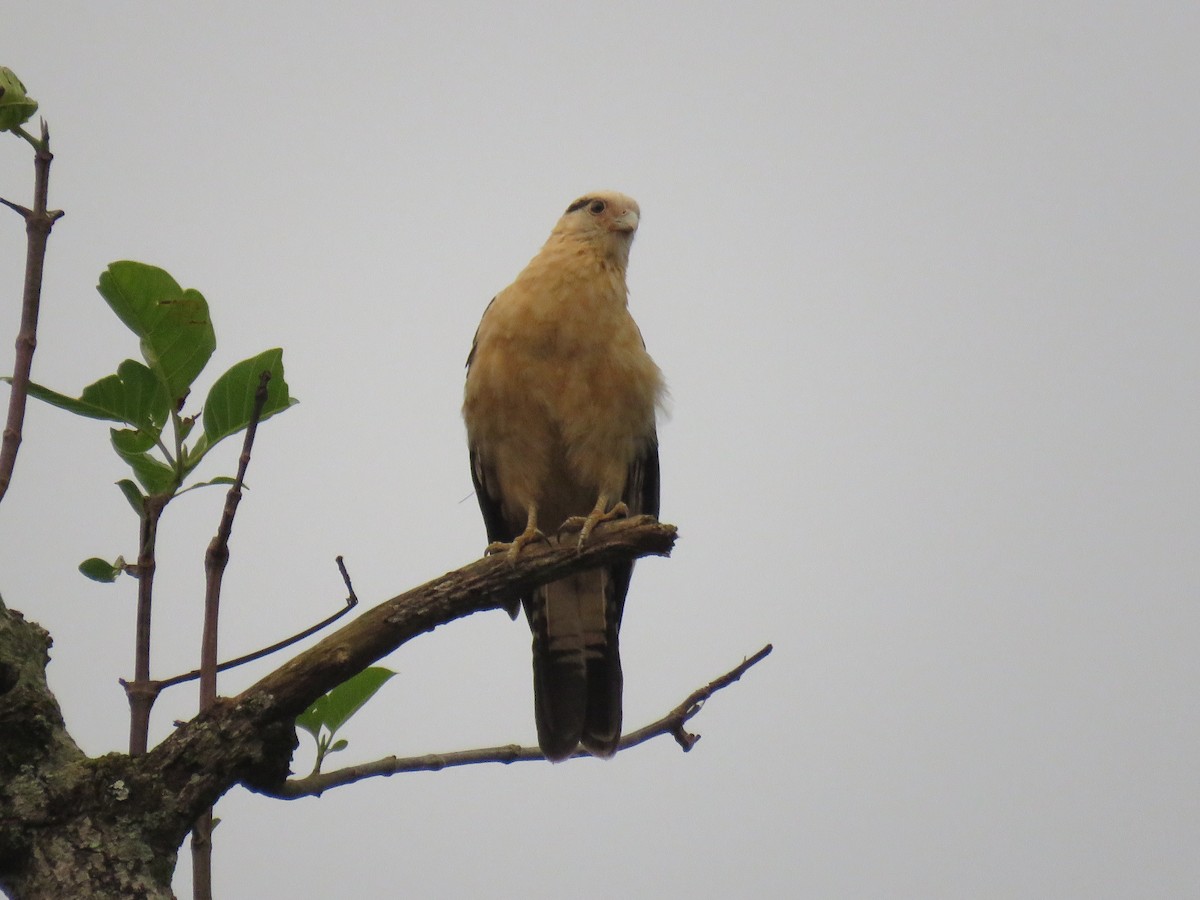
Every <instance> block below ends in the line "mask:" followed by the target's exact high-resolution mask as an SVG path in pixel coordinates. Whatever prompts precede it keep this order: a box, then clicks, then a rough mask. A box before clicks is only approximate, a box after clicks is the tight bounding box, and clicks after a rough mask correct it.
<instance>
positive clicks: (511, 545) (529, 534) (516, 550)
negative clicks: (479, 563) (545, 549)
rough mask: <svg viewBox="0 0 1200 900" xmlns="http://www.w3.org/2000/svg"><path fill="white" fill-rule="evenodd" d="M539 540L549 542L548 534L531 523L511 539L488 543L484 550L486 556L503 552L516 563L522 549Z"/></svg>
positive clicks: (511, 561)
mask: <svg viewBox="0 0 1200 900" xmlns="http://www.w3.org/2000/svg"><path fill="white" fill-rule="evenodd" d="M539 541H541V542H543V543H549V541H547V540H546V536H545V535H544V534H542V533H541V532H540V531H538V529H537V526H536V525H531V526H529V527H528V528H526V529H525V530H524V531H522V532H521V533H520V534H518V535H517V536H516V537H515V538H513V539H512V540H511V541H495V542H493V543H491V544H488V545H487V549H485V550H484V551H483V555H484V556H494V555H496V554H497V553H503V554H504V555H505V556H507V557H508V561H509V562H510V563H515V562H516V561H517V557H518V556H519V555H520V554H521V551H522V550H524V549H525V547H526V546H527V545H529V544H536V543H538V542H539Z"/></svg>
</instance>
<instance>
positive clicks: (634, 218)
mask: <svg viewBox="0 0 1200 900" xmlns="http://www.w3.org/2000/svg"><path fill="white" fill-rule="evenodd" d="M637 227H638V214H637V210H633V209H627V210H625V211H624V212H622V213H621V214H620V215H619V216H617V217H616V218H615V219H613V230H614V231H629V232H633V231H637Z"/></svg>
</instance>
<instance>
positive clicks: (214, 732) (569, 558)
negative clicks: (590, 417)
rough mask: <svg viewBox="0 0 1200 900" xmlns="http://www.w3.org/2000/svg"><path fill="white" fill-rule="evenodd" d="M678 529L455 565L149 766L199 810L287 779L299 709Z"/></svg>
mask: <svg viewBox="0 0 1200 900" xmlns="http://www.w3.org/2000/svg"><path fill="white" fill-rule="evenodd" d="M675 537H676V530H675V527H674V526H673V525H665V524H662V523H660V522H658V521H657V520H656V519H654V518H653V517H652V516H638V517H636V518H631V519H624V520H621V521H617V522H611V523H606V524H604V525H602V526H601V527H600V528H597V529H596V531H595V533H593V535H592V537H591V539H590V541H589V542H588V543H587V544H586V545H585V546H584V547H583V548H582V550H580V549H577V547H576V545H575V543H574V542H573V541H572V542H568V543H567V544H565V545H560V544H557V543H552V544H550V545H549V546H547V545H544V544H538V545H537V546H534V547H529V548H527V549H526V550H525V551H524V552H523V553H522V554H521V555H520V556H519V557H518V558H517V559H516V560H515V561H512V562H510V561H509V560H508V559H507V557H502V556H494V557H486V558H484V559H480V560H477V561H476V562H474V563H471V564H470V565H467V566H465V567H463V568H461V569H458V570H456V571H453V572H448V573H446V574H445V575H443V576H441V577H440V578H435V579H434V580H432V581H430V582H427V583H426V584H424V585H421V586H420V587H417V588H414V589H412V590H410V591H407V592H406V593H403V594H400V595H399V596H396V597H393V598H392V599H390V600H386V601H384V602H383V603H381V604H379V605H378V606H376V607H374V608H372V609H370V610H367V611H366V612H365V613H363V614H362V615H361V616H359V617H358V618H357V619H355V620H354V621H353V622H350V623H349V624H347V625H344V626H342V627H341V628H339V629H338V630H337V631H335V632H334V633H333V634H331V635H328V636H327V637H326V638H325V639H324V640H322V641H321V642H320V643H318V644H317V645H315V646H314V647H311V648H309V649H308V650H306V651H305V652H303V653H301V654H300V655H299V656H297V657H295V658H294V659H292V660H290V661H289V662H287V663H285V664H283V665H282V666H280V667H279V668H278V669H276V670H275V671H274V672H271V673H270V674H269V675H267V676H265V677H264V678H262V679H261V680H260V681H259V682H258V683H257V684H255V685H253V686H251V687H250V688H248V689H246V690H245V691H243V692H242V693H241V694H239V695H238V696H237V697H233V698H218V699H217V702H216V703H214V704H213V705H212V706H211V707H210V708H209V709H208V710H207V711H205V712H204V713H201V714H200V715H199V716H197V717H196V718H195V719H193V720H192V721H190V722H188V723H187V724H185V725H184V726H182V727H181V728H179V729H178V730H177V731H176V732H175V733H174V734H172V735H171V736H170V737H168V738H167V739H166V740H165V741H163V742H162V743H161V744H159V745H158V746H157V747H155V748H154V749H153V750H151V751H150V754H149V756H150V757H151V759H150V760H149V761H148V766H149V767H150V768H152V769H154V770H155V771H158V772H159V773H161V777H163V778H166V779H167V780H168V782H171V783H178V784H179V785H180V789H181V790H183V791H184V794H182V795H180V796H179V797H177V798H176V800H177V802H178V803H179V804H180V805H181V806H190V805H192V804H194V815H198V814H199V813H200V812H201V811H202V810H203V809H204V808H205V807H207V806H211V805H212V803H213V802H215V801H216V799H217V798H218V797H219V796H220V795H221V794H222V793H224V792H225V791H226V790H228V788H229V787H231V786H232V785H233V784H234V783H235V782H237V781H242V782H244V783H246V784H248V785H252V786H254V787H255V788H257V787H259V786H265V787H268V788H270V787H278V785H280V784H282V783H283V781H284V780H285V779H286V778H287V776H288V775H289V774H290V773H289V772H288V765H289V762H290V753H291V749H292V748H294V747H295V744H296V732H295V726H294V724H293V722H294V720H295V717H296V716H297V715H299V714H300V713H301V712H303V711H304V710H305V709H307V708H308V707H309V706H310V705H311V704H312V702H313V701H314V700H316V699H317V697H319V696H321V695H322V694H324V693H326V692H327V691H330V690H332V689H333V688H335V687H336V686H337V685H339V684H341V683H342V682H343V681H345V680H346V679H348V678H350V677H351V676H353V675H356V674H357V673H358V672H361V671H362V670H363V669H365V668H366V667H367V666H369V665H371V664H372V663H373V662H375V661H376V660H378V659H380V658H381V657H383V656H386V655H387V654H388V653H391V652H392V651H393V650H395V649H396V648H397V647H399V646H400V645H401V644H404V643H405V642H406V641H409V640H411V639H412V638H414V637H416V636H418V635H421V634H424V633H425V632H427V631H432V630H433V629H434V628H436V627H437V626H439V625H444V624H446V623H448V622H452V621H454V620H455V619H460V618H463V617H464V616H468V615H471V614H472V613H476V612H480V611H482V610H486V609H496V608H498V607H503V606H506V605H507V604H509V603H510V602H511V601H512V600H514V599H516V598H518V597H520V596H522V595H523V594H525V593H527V592H529V591H530V590H532V589H533V588H534V587H537V586H538V585H541V584H545V583H547V582H550V581H556V580H558V579H560V578H563V577H564V576H566V575H568V574H570V573H572V572H577V571H582V570H585V569H591V568H596V567H598V566H604V565H610V564H612V563H614V562H619V561H625V560H632V559H636V558H638V557H640V556H648V555H652V554H656V555H660V556H667V555H669V554H670V552H671V548H672V547H673V546H674V544H675ZM189 824H190V820H189ZM185 831H186V829H185ZM182 837H183V833H182V832H181V833H180V839H182Z"/></svg>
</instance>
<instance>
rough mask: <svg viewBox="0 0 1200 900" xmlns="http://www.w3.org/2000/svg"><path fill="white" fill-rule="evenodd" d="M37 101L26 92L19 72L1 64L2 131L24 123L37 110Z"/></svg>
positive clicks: (0, 102)
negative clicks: (18, 75)
mask: <svg viewBox="0 0 1200 900" xmlns="http://www.w3.org/2000/svg"><path fill="white" fill-rule="evenodd" d="M37 108H38V105H37V101H36V100H33V99H31V98H30V97H29V96H28V95H26V93H25V85H23V84H21V79H20V78H18V77H17V73H16V72H14V71H13V70H12V69H10V68H8V67H7V66H0V131H7V130H8V129H10V128H16V127H17V126H19V125H24V124H25V123H26V122H28V121H29V120H30V118H32V117H33V114H34V113H35V112H37Z"/></svg>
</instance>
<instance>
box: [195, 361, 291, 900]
mask: <svg viewBox="0 0 1200 900" xmlns="http://www.w3.org/2000/svg"><path fill="white" fill-rule="evenodd" d="M270 380H271V373H270V372H269V371H264V372H263V373H262V374H261V375H260V376H259V378H258V388H257V390H255V392H254V407H253V409H252V410H251V411H250V423H249V425H247V426H246V437H245V440H243V441H242V455H241V456H240V457H239V458H238V470H237V476H236V477H235V478H234V479H233V484H232V485H230V487H229V491H228V492H227V493H226V494H225V508H224V509H223V510H222V511H221V521H220V523H219V524H218V525H217V533H216V534H215V535H213V539H212V540H211V541H209V544H208V550H207V552H205V554H204V574H205V582H204V626H203V632H202V636H201V641H200V711H201V712H204V710H206V709H208V708H209V707H210V706H212V705H213V703H215V702H216V700H217V621H218V617H219V614H220V608H221V581H222V579H223V578H224V577H225V567H226V566H227V565H228V564H229V537H230V535H231V534H233V518H234V516H235V515H236V514H237V508H238V504H239V503H241V501H242V485H243V484H244V483H245V480H246V469H247V468H249V466H250V451H251V449H252V448H253V447H254V436H255V434H257V432H258V421H259V419H261V418H262V411H263V408H264V407H265V406H266V405H267V383H268V382H269V381H270ZM171 415H172V417H173V418H174V419H175V422H176V426H177V427H176V429H175V433H176V434H177V435H178V434H179V432H180V429H179V428H178V419H179V415H178V413H174V412H173V413H172V414H171ZM176 450H177V451H178V452H180V453H182V450H181V449H180V447H179V441H178V438H177V439H176ZM212 812H213V811H212V807H211V806H210V807H209V808H208V809H206V810H205V811H204V812H203V813H201V814H200V816H199V818H197V819H196V824H195V825H194V826H192V897H193V900H212V829H213V814H212Z"/></svg>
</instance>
